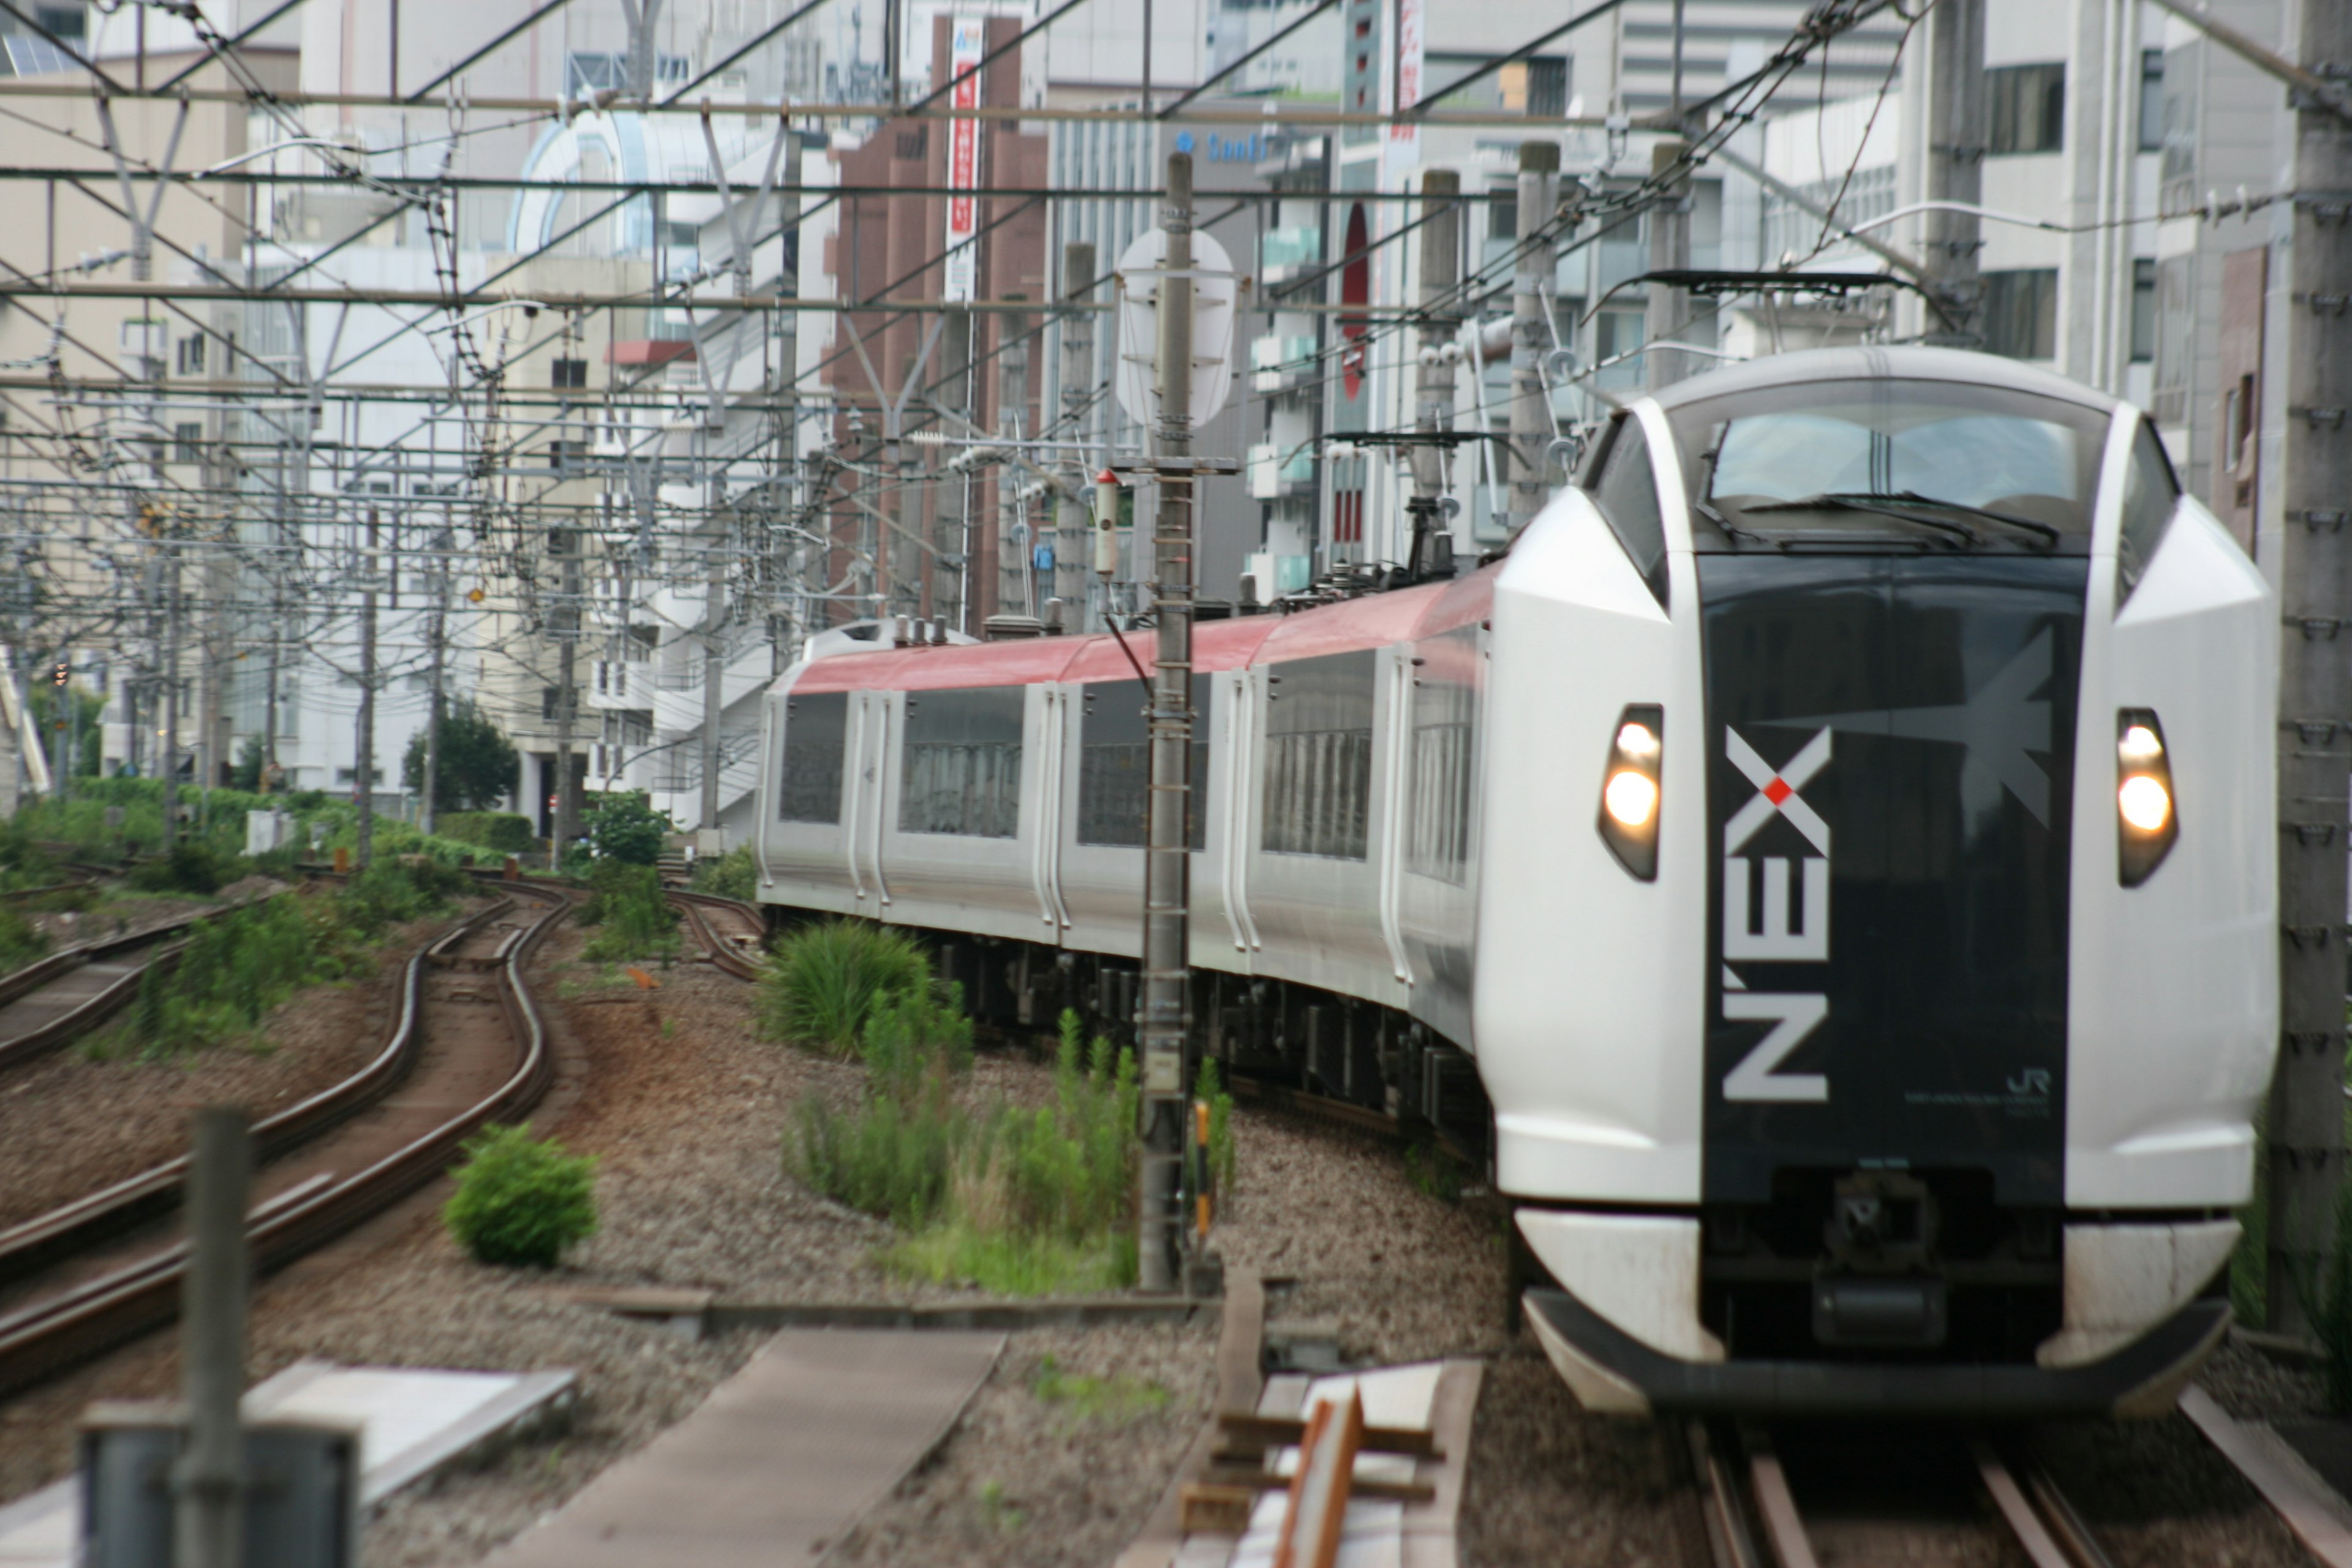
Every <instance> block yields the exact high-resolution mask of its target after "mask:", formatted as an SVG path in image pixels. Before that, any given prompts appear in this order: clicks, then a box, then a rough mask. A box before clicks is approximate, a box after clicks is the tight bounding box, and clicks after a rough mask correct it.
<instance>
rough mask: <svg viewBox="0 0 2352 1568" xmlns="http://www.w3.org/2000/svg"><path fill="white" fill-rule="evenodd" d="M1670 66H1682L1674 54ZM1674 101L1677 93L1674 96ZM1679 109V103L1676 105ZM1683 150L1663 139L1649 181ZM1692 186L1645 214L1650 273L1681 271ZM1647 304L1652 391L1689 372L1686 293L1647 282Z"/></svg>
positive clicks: (1646, 365)
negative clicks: (1683, 349) (1677, 345)
mask: <svg viewBox="0 0 2352 1568" xmlns="http://www.w3.org/2000/svg"><path fill="white" fill-rule="evenodd" d="M1681 24H1682V8H1681V6H1680V5H1677V6H1676V7H1675V28H1676V34H1675V37H1676V42H1677V43H1678V44H1679V42H1680V41H1681V32H1680V29H1681ZM1681 64H1682V58H1681V54H1680V52H1679V50H1677V52H1676V55H1675V66H1676V68H1677V69H1679V68H1680V67H1681ZM1675 96H1676V98H1677V100H1679V99H1680V96H1681V95H1680V94H1679V93H1677V94H1676V95H1675ZM1677 107H1679V103H1678V104H1677ZM1685 151H1686V149H1685V144H1684V143H1683V142H1682V141H1681V140H1680V139H1679V138H1672V137H1669V138H1663V139H1661V140H1660V141H1659V142H1658V143H1657V144H1656V145H1655V146H1654V147H1652V148H1651V149H1650V175H1651V177H1652V178H1653V179H1657V178H1662V177H1664V176H1665V175H1667V174H1671V173H1672V172H1673V171H1674V169H1675V166H1676V164H1677V163H1678V162H1679V160H1680V159H1681V158H1682V156H1683V154H1684V153H1685ZM1690 201H1691V186H1690V177H1689V176H1688V175H1687V174H1685V175H1683V176H1682V177H1681V178H1679V179H1677V180H1675V183H1674V184H1673V185H1672V186H1671V187H1669V188H1668V190H1667V193H1666V195H1665V196H1664V199H1663V200H1661V201H1660V202H1659V203H1658V204H1657V205H1655V206H1654V207H1652V208H1651V209H1650V270H1651V271H1653V272H1668V271H1681V270H1684V269H1685V268H1688V267H1689V266H1690V259H1691V220H1690ZM1647 287H1648V289H1649V303H1648V305H1647V307H1646V308H1645V310H1644V314H1645V316H1646V317H1647V320H1646V321H1643V328H1642V341H1643V342H1644V343H1646V344H1648V345H1649V352H1647V353H1644V354H1643V356H1642V364H1643V371H1644V372H1645V376H1644V379H1645V381H1646V383H1647V384H1648V385H1649V388H1650V390H1651V391H1653V392H1655V391H1657V390H1658V389H1659V388H1660V387H1664V386H1671V385H1673V384H1675V382H1678V381H1680V380H1682V379H1683V378H1684V377H1685V376H1686V375H1688V374H1690V373H1691V356H1690V355H1689V354H1686V353H1682V352H1681V351H1680V350H1678V349H1676V348H1675V347H1674V345H1675V343H1679V342H1686V341H1687V340H1686V338H1685V333H1687V332H1688V331H1689V330H1690V324H1691V323H1690V291H1689V290H1688V289H1670V288H1668V287H1666V285H1664V283H1652V284H1649V285H1647Z"/></svg>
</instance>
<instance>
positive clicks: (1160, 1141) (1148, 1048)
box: [1137, 153, 1192, 1290]
mask: <svg viewBox="0 0 2352 1568" xmlns="http://www.w3.org/2000/svg"><path fill="white" fill-rule="evenodd" d="M1160 226H1161V227H1162V228H1163V229H1165V230H1166V231H1167V234H1168V252H1167V256H1166V258H1164V259H1163V260H1162V261H1161V262H1160V268H1161V271H1160V308H1159V314H1160V428H1159V430H1158V431H1157V432H1155V435H1156V437H1157V439H1156V441H1155V442H1154V446H1155V447H1156V451H1155V453H1154V455H1155V457H1156V458H1158V459H1159V463H1160V515H1159V519H1158V521H1157V523H1156V525H1155V526H1154V528H1153V530H1152V533H1153V537H1152V546H1153V552H1154V555H1155V557H1156V574H1155V576H1154V578H1153V582H1152V618H1153V620H1154V621H1155V623H1156V624H1157V635H1158V640H1159V646H1158V647H1157V648H1156V649H1155V650H1154V651H1153V654H1152V668H1151V677H1152V679H1151V757H1150V762H1151V803H1150V833H1149V834H1148V835H1147V836H1146V837H1147V840H1148V845H1147V847H1146V848H1145V850H1144V856H1143V1018H1142V1022H1141V1026H1140V1028H1139V1029H1138V1031H1137V1033H1138V1036H1139V1038H1140V1040H1141V1043H1142V1047H1143V1170H1142V1173H1141V1180H1142V1202H1141V1204H1140V1205H1139V1206H1140V1209H1141V1211H1142V1225H1141V1233H1140V1235H1139V1237H1138V1238H1137V1239H1138V1243H1139V1246H1138V1255H1139V1269H1138V1272H1139V1277H1140V1283H1141V1284H1142V1286H1143V1288H1144V1289H1146V1290H1170V1289H1175V1287H1176V1283H1177V1274H1176V1262H1177V1259H1176V1250H1177V1237H1178V1234H1179V1231H1180V1226H1178V1224H1177V1215H1176V1192H1177V1182H1176V1177H1177V1171H1178V1167H1179V1166H1180V1165H1181V1163H1183V1159H1184V1092H1185V1077H1184V1068H1185V1065H1186V1064H1185V1058H1186V1057H1187V1055H1188V1054H1189V1052H1188V1050H1187V1047H1188V1046H1189V1044H1190V1036H1191V1030H1190V1028H1189V1027H1188V1025H1189V1023H1190V1021H1191V1020H1190V1015H1191V1012H1192V969H1191V967H1190V964H1189V963H1188V958H1189V954H1188V952H1187V944H1188V943H1189V942H1190V940H1191V923H1190V922H1191V912H1192V856H1191V853H1190V852H1189V850H1188V849H1187V848H1186V843H1187V838H1186V833H1185V828H1186V826H1187V824H1186V821H1185V817H1186V808H1187V806H1188V805H1190V804H1191V797H1192V155H1191V154H1190V153H1170V154H1169V157H1168V205H1167V206H1166V207H1165V208H1164V209H1163V210H1162V212H1161V216H1160Z"/></svg>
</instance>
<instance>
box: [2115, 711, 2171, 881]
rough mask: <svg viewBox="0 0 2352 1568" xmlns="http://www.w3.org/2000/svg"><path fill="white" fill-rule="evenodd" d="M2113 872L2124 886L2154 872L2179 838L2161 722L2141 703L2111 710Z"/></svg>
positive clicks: (2168, 758)
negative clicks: (2115, 854) (2113, 735)
mask: <svg viewBox="0 0 2352 1568" xmlns="http://www.w3.org/2000/svg"><path fill="white" fill-rule="evenodd" d="M2178 837H2180V820H2179V816H2176V815H2175V813H2174V811H2173V806H2172V763H2171V759H2170V757H2169V756H2168V754H2167V752H2166V751H2165V749H2164V726H2163V725H2162V724H2161V723H2159V722H2158V721H2157V717H2156V714H2155V712H2154V711H2153V710H2149V709H2146V708H2126V709H2124V710H2122V711H2121V712H2119V713H2117V714H2116V847H2117V849H2118V851H2119V854H2118V857H2117V866H2116V873H2117V876H2118V877H2119V879H2121V880H2122V882H2123V885H2124V886H2125V887H2126V888H2137V887H2138V886H2139V885H2140V884H2141V883H2142V882H2145V881H2147V879H2148V878H2150V877H2152V876H2154V875H2155V874H2156V868H2158V866H2160V865H2162V864H2164V858H2165V857H2166V856H2167V855H2168V854H2170V853H2171V852H2172V844H2173V840H2174V839H2176V838H2178Z"/></svg>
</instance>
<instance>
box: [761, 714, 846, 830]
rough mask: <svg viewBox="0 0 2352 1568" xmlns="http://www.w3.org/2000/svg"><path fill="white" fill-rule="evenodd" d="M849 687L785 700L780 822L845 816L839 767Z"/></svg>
mask: <svg viewBox="0 0 2352 1568" xmlns="http://www.w3.org/2000/svg"><path fill="white" fill-rule="evenodd" d="M848 719H849V693H847V692H846V691H821V692H818V693H817V694H815V695H814V696H812V697H794V698H793V699H791V700H788V701H787V702H785V704H784V765H783V769H782V785H781V787H780V788H779V789H778V790H777V792H776V817H777V820H778V821H781V822H823V823H831V824H834V825H836V826H837V825H838V824H839V823H840V821H841V767H842V761H843V757H842V752H843V742H844V737H845V735H846V734H847V732H848V728H849V725H848Z"/></svg>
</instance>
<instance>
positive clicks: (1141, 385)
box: [1118, 228, 1239, 430]
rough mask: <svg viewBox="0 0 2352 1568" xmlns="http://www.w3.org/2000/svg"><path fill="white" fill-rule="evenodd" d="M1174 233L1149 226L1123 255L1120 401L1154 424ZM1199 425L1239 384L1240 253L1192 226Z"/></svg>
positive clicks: (1195, 417) (1132, 414)
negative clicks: (1165, 266)
mask: <svg viewBox="0 0 2352 1568" xmlns="http://www.w3.org/2000/svg"><path fill="white" fill-rule="evenodd" d="M1167 255H1168V234H1167V231H1166V230H1164V229H1158V228H1147V229H1145V230H1144V231H1143V232H1142V233H1141V234H1139V235H1137V236H1136V237H1135V240H1134V242H1133V243H1132V244H1130V245H1129V247H1127V249H1126V250H1125V251H1123V252H1121V253H1120V255H1119V258H1118V405H1119V406H1120V407H1121V408H1123V409H1125V410H1126V411H1127V416H1128V417H1129V418H1130V419H1132V420H1134V421H1135V422H1136V423H1137V424H1139V425H1141V426H1145V427H1146V428H1147V429H1148V428H1151V427H1153V426H1157V425H1158V424H1159V422H1160V278H1161V277H1162V276H1163V274H1162V273H1161V271H1160V263H1161V262H1162V261H1164V260H1165V259H1166V258H1167ZM1237 291H1238V290H1237V289H1236V287H1235V279H1234V261H1233V258H1232V257H1230V256H1228V255H1226V254H1225V247H1223V246H1222V245H1220V244H1218V243H1217V241H1216V237H1214V236H1213V235H1210V234H1206V233H1203V232H1202V231H1201V230H1199V229H1194V230H1193V231H1192V407H1191V409H1189V410H1188V411H1187V412H1189V413H1190V414H1191V416H1192V428H1193V429H1195V430H1198V429H1199V428H1200V427H1201V426H1203V425H1206V424H1207V423H1208V422H1209V421H1210V420H1212V419H1213V418H1215V417H1216V416H1217V411H1218V410H1220V409H1222V408H1223V407H1224V405H1225V396H1226V395H1227V394H1228V393H1230V392H1231V391H1232V390H1233V385H1234V323H1235V322H1236V321H1237V320H1238V319H1239V318H1238V315H1237V314H1236V312H1235V311H1234V295H1235V293H1236V292H1237Z"/></svg>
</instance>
